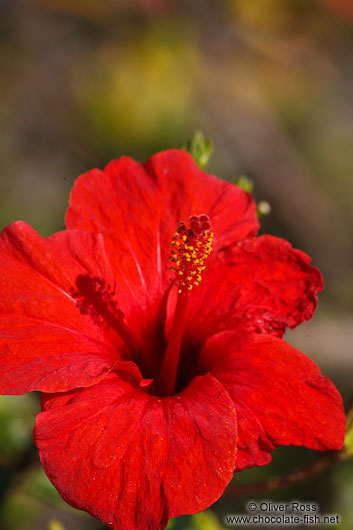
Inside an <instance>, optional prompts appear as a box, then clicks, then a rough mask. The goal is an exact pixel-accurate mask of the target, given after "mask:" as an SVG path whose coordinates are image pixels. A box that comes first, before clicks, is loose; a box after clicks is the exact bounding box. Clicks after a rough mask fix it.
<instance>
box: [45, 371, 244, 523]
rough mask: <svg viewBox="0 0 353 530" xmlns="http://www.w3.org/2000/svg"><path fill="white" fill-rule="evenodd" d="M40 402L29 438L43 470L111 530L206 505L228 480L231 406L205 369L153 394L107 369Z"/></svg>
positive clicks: (68, 497)
mask: <svg viewBox="0 0 353 530" xmlns="http://www.w3.org/2000/svg"><path fill="white" fill-rule="evenodd" d="M43 405H44V410H45V412H42V413H41V414H39V415H38V416H37V423H36V427H35V441H36V444H37V445H38V448H39V453H40V458H41V461H42V463H43V466H44V469H45V471H46V473H47V475H48V477H49V478H50V480H51V481H52V482H53V484H54V485H55V487H56V488H57V489H58V491H59V493H60V494H61V495H62V497H63V498H64V499H65V500H66V501H67V502H68V503H69V504H71V505H72V506H75V507H76V508H79V509H82V510H86V511H88V512H89V513H91V514H92V515H94V516H95V517H97V518H99V519H101V520H102V521H103V522H104V523H105V524H107V525H109V526H112V528H115V529H121V528H124V529H129V530H160V529H163V528H164V527H165V525H166V523H167V520H168V518H169V517H176V516H178V515H180V514H182V513H194V512H197V511H200V510H203V509H205V508H207V507H208V506H209V505H210V504H212V503H213V502H214V501H215V500H216V499H218V498H219V496H220V495H221V494H222V493H223V491H224V489H225V487H226V485H227V484H228V483H229V481H230V480H231V478H232V474H233V469H234V463H235V455H236V416H235V410H234V406H233V403H232V400H231V399H230V397H229V395H228V393H227V392H226V391H225V390H224V388H223V387H222V385H221V384H220V383H219V382H218V381H217V380H216V379H214V378H213V377H212V376H211V375H209V374H208V375H206V376H204V377H197V378H195V379H194V380H193V381H192V382H191V384H190V385H189V387H187V388H186V389H185V390H184V391H183V392H181V393H180V394H179V395H176V396H172V397H168V398H157V397H154V396H151V395H149V394H146V393H144V392H142V391H140V390H138V389H136V387H133V386H132V385H131V384H130V383H128V382H126V381H124V380H123V379H120V378H119V377H117V376H116V375H115V374H113V373H111V374H110V375H108V376H107V377H106V378H105V379H104V380H103V381H101V382H100V383H99V384H97V385H95V386H93V387H90V388H87V389H83V390H81V391H72V392H70V393H69V394H64V395H62V394H57V395H53V396H48V397H47V398H46V397H45V396H44V403H43ZM63 455H65V458H63Z"/></svg>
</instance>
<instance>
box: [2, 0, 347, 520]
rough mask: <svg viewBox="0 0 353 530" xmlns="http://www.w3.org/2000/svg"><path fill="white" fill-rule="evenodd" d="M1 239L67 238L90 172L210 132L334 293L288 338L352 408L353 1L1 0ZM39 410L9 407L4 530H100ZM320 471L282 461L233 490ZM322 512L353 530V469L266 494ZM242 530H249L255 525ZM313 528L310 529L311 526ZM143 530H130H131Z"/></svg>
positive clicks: (295, 453) (225, 509) (220, 161)
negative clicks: (63, 475)
mask: <svg viewBox="0 0 353 530" xmlns="http://www.w3.org/2000/svg"><path fill="white" fill-rule="evenodd" d="M0 61H1V68H0V132H1V142H0V164H1V168H0V227H1V228H2V227H4V226H6V225H7V224H9V223H11V222H13V221H15V220H17V219H23V220H26V221H27V222H29V223H30V224H31V225H32V226H34V228H35V229H36V230H37V231H38V232H39V233H41V234H42V235H43V236H47V235H49V234H50V233H52V232H54V231H57V230H60V229H62V228H64V224H63V223H64V221H63V219H64V212H65V209H66V205H67V200H68V195H69V191H70V188H71V186H72V183H73V181H74V179H75V177H76V176H77V175H79V174H80V173H82V172H84V171H86V170H87V169H90V168H92V167H94V166H98V167H103V166H104V165H105V164H106V163H107V162H108V161H109V160H110V159H111V158H114V157H118V156H120V155H121V154H128V155H132V156H134V157H135V158H137V159H138V160H141V161H144V160H145V159H146V158H147V157H148V156H149V155H151V154H153V153H154V152H156V151H158V150H161V149H165V148H168V147H174V146H178V145H180V144H181V143H182V142H185V141H186V140H188V139H189V138H190V137H191V136H192V134H193V132H194V131H195V130H196V129H201V130H203V131H204V132H205V133H206V134H207V135H209V136H211V137H212V139H213V141H214V143H215V147H216V149H215V154H214V156H213V158H212V161H211V163H210V166H209V171H210V172H213V173H215V174H216V175H217V176H219V177H222V178H226V179H230V180H234V179H236V177H237V176H238V175H240V174H245V175H247V176H248V177H249V178H251V179H252V180H253V181H254V184H255V192H254V194H255V198H256V200H263V199H265V200H267V201H268V202H269V203H270V204H271V206H272V213H271V215H270V216H268V217H266V218H264V219H263V221H262V225H263V228H262V232H270V233H272V234H274V235H277V236H283V237H286V238H287V239H289V240H290V241H291V242H292V243H293V244H294V245H295V246H297V247H299V248H301V249H303V250H305V251H307V252H308V253H309V254H310V255H311V256H312V257H313V262H314V264H315V265H317V266H319V267H320V268H321V270H322V271H323V274H324V277H325V283H326V288H325V291H324V292H323V293H322V294H321V295H320V300H319V308H318V310H317V313H316V315H315V317H314V319H313V321H312V322H310V323H307V324H304V325H302V326H301V327H300V328H298V329H297V330H295V331H294V332H288V334H287V335H286V339H287V340H288V341H289V342H291V343H292V344H293V345H294V346H296V347H298V348H299V349H301V350H302V351H304V352H305V353H306V354H308V355H309V356H311V357H312V358H313V359H314V360H315V361H316V362H317V363H318V364H319V366H320V367H321V368H322V370H323V371H324V373H325V374H326V375H329V376H330V377H331V379H332V380H333V381H334V382H335V383H336V385H337V386H338V388H339V389H340V391H341V392H342V394H343V396H344V399H345V402H346V403H348V400H349V396H350V393H352V391H353V385H352V380H353V377H352V375H353V355H352V329H353V316H352V311H351V307H352V302H353V275H352V261H353V260H352V254H353V249H352V233H353V150H352V146H353V103H352V97H353V3H352V0H220V1H215V0H204V1H201V0H189V1H186V0H185V1H183V0H106V1H104V2H103V1H102V0H22V1H21V0H0ZM38 403H39V401H38V396H37V395H35V394H33V395H29V396H17V397H1V398H0V529H1V530H62V528H65V529H66V530H73V529H74V530H81V529H82V530H83V529H84V530H90V529H91V530H95V529H96V530H97V529H99V528H101V527H102V525H101V524H100V523H99V522H97V521H96V520H94V519H93V518H91V517H89V516H88V515H87V514H85V513H83V512H79V511H77V510H74V509H71V508H70V507H68V506H67V505H66V504H65V503H64V502H63V501H61V499H60V498H59V496H58V495H57V493H56V491H55V490H54V488H53V487H52V486H51V485H50V483H49V482H48V480H47V479H46V477H45V475H44V473H43V471H42V470H41V467H40V465H39V463H38V459H37V456H36V451H35V449H34V448H33V444H32V427H33V424H34V414H35V413H36V412H37V411H38V410H39V405H38ZM312 457H313V454H312V453H311V452H310V451H307V450H304V449H294V448H283V449H282V448H280V449H278V450H276V451H275V452H274V459H273V462H272V463H271V464H270V465H269V466H267V467H266V468H262V469H259V468H257V469H253V470H250V471H245V472H243V473H240V474H239V475H236V476H235V478H234V484H242V483H247V482H252V481H258V480H263V479H265V478H266V477H270V476H273V475H275V474H280V473H285V472H286V471H291V470H292V469H293V468H294V467H295V466H297V465H299V464H300V463H302V462H305V461H308V460H310V459H311V458H312ZM252 497H255V498H259V499H263V498H271V499H274V500H276V501H280V500H290V499H299V500H301V501H316V502H319V504H320V506H321V511H322V512H323V513H332V512H333V513H339V514H340V515H341V517H342V520H343V523H341V524H340V525H339V528H343V529H347V530H350V529H351V528H353V503H352V499H353V464H352V462H350V463H349V462H348V463H347V462H346V463H342V462H341V463H337V464H335V465H334V466H333V467H332V468H331V469H330V470H329V471H327V472H326V473H325V474H323V475H321V476H319V477H318V478H316V479H313V480H311V481H309V482H308V483H306V484H300V485H296V486H292V487H291V488H286V489H282V490H280V491H279V490H276V491H273V492H271V493H265V494H259V495H257V496H252ZM247 500H249V498H248V497H246V496H243V497H237V498H232V497H226V496H224V497H223V498H222V499H221V500H220V501H218V502H217V503H216V504H215V505H214V506H213V507H212V509H211V510H212V511H211V510H210V511H209V512H207V513H206V514H200V515H197V516H194V517H187V516H186V517H181V518H179V519H178V520H176V521H172V522H171V526H170V528H173V530H181V529H184V530H201V529H204V530H217V529H220V528H222V527H223V526H222V521H223V520H224V515H225V514H228V513H239V512H244V511H245V504H246V502H247ZM238 528H239V527H238ZM297 528H299V527H297ZM126 530H129V529H126Z"/></svg>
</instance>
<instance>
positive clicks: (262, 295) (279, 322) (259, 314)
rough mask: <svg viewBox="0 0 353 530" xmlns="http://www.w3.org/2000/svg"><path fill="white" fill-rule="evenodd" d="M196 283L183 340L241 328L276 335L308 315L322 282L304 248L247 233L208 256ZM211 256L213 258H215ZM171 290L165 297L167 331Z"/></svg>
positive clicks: (196, 340) (198, 339) (198, 341)
mask: <svg viewBox="0 0 353 530" xmlns="http://www.w3.org/2000/svg"><path fill="white" fill-rule="evenodd" d="M211 258H212V254H211V256H210V258H209V260H210V262H209V264H207V266H206V270H205V271H204V275H203V280H202V282H201V284H200V285H199V286H198V287H197V288H195V289H194V290H193V291H192V292H191V294H190V296H189V310H188V322H189V323H190V325H189V326H188V327H187V330H186V333H185V339H184V340H185V343H189V344H193V346H194V347H198V346H200V345H201V344H202V343H203V342H204V340H205V339H207V337H209V336H210V335H213V334H215V333H217V332H218V331H223V330H227V329H241V330H246V331H250V332H256V333H266V334H269V335H275V336H278V337H282V335H283V333H284V331H285V327H286V326H287V327H289V328H295V327H296V326H297V325H298V324H300V323H301V322H303V321H304V320H309V319H310V318H311V316H312V314H313V312H314V309H315V307H316V302H317V296H316V293H317V292H318V291H320V290H321V289H322V287H323V282H322V276H321V273H320V271H319V270H318V269H316V268H315V267H312V266H311V265H309V263H310V258H309V256H307V255H306V254H305V253H304V252H301V251H300V250H296V249H293V248H292V247H291V245H290V244H289V243H288V242H287V241H285V240H283V239H279V238H276V237H272V236H262V237H259V238H251V239H248V240H246V241H243V242H241V243H239V244H238V245H235V246H233V247H232V248H231V249H228V250H227V251H226V252H225V253H224V255H223V256H221V255H220V256H219V257H214V258H213V259H212V260H211ZM216 258H217V259H216ZM174 291H175V290H173V292H171V293H170V296H169V298H170V299H169V300H168V317H167V328H166V329H167V333H168V332H169V329H170V321H171V317H172V315H173V314H174V307H175V292H174Z"/></svg>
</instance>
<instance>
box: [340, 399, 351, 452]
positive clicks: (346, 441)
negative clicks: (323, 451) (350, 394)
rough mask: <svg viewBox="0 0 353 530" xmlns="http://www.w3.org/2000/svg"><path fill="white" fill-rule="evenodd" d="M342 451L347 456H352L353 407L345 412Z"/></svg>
mask: <svg viewBox="0 0 353 530" xmlns="http://www.w3.org/2000/svg"><path fill="white" fill-rule="evenodd" d="M342 451H343V452H344V454H345V455H346V457H347V458H351V457H353V407H351V409H350V410H349V411H348V413H347V422H346V437H345V439H344V445H343V449H342Z"/></svg>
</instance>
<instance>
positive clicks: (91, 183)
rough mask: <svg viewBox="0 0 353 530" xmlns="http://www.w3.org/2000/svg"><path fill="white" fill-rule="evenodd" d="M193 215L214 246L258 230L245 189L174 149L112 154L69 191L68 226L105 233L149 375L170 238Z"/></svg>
mask: <svg viewBox="0 0 353 530" xmlns="http://www.w3.org/2000/svg"><path fill="white" fill-rule="evenodd" d="M195 213H196V214H199V213H206V214H208V215H209V217H210V219H211V223H212V228H213V229H214V230H215V231H216V240H217V241H218V243H217V244H218V248H220V247H224V246H226V245H229V244H231V243H233V242H234V241H237V240H238V239H241V238H244V237H246V236H248V235H249V234H253V233H255V232H256V230H257V228H258V221H257V218H256V213H255V203H254V202H253V200H252V199H251V197H250V195H249V194H247V193H245V192H244V191H242V190H241V189H240V188H239V187H237V186H235V185H233V184H230V183H228V182H224V181H221V180H219V179H217V178H215V177H213V176H211V175H208V174H207V173H204V172H202V171H201V170H200V169H199V168H198V167H197V166H196V164H195V162H194V161H193V159H192V157H191V156H190V155H189V154H187V153H186V152H184V151H180V150H170V151H165V152H163V153H159V154H157V155H155V156H153V157H152V158H151V159H150V160H149V161H148V162H147V164H146V165H145V166H143V165H142V164H138V163H137V162H135V161H134V160H132V159H131V158H128V157H122V158H120V159H119V160H114V161H112V162H111V163H110V164H109V165H108V166H107V167H106V169H105V170H104V171H99V170H97V169H95V170H92V171H90V172H88V173H85V174H84V175H81V177H79V178H78V179H77V181H76V183H75V186H74V189H73V191H72V194H71V199H70V208H69V209H68V211H67V215H66V224H67V227H68V228H70V229H73V228H79V229H84V230H91V231H94V232H100V233H102V234H103V235H104V238H105V245H106V249H107V254H108V257H109V261H110V262H111V264H112V267H113V271H114V273H115V275H116V276H117V277H119V279H120V280H119V286H120V287H121V291H124V292H125V293H129V297H130V300H131V304H132V305H133V306H134V314H135V319H134V322H133V323H131V327H133V329H134V331H135V333H136V334H137V336H138V340H139V342H140V344H144V350H145V351H144V352H143V353H144V357H145V361H144V364H145V371H147V372H149V373H150V374H153V373H154V372H156V369H157V365H158V364H160V357H159V354H158V353H156V352H163V347H164V345H163V343H162V342H157V341H156V337H157V336H160V337H161V340H162V338H163V335H162V333H161V331H160V330H163V325H164V319H165V304H166V301H165V299H164V298H163V297H164V295H166V292H167V289H168V288H169V286H170V282H169V277H170V272H169V266H170V262H169V261H168V256H169V254H170V242H171V238H172V236H173V235H174V233H175V230H176V228H177V227H178V225H179V223H180V221H182V220H184V221H187V220H188V217H189V216H190V215H191V214H195ZM217 244H216V246H217ZM147 349H148V351H146V350H147Z"/></svg>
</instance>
